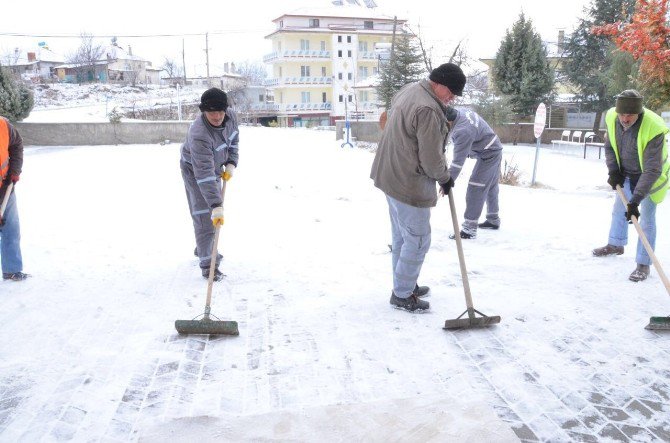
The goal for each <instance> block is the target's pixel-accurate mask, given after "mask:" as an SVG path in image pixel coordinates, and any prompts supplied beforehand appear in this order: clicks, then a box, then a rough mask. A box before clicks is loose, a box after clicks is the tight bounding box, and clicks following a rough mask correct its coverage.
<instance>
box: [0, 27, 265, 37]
mask: <svg viewBox="0 0 670 443" xmlns="http://www.w3.org/2000/svg"><path fill="white" fill-rule="evenodd" d="M262 31H267V29H231V30H228V31H212V32H210V34H217V35H223V34H243V33H249V32H262ZM205 34H206V33H205V32H199V33H182V34H144V35H130V34H125V35H124V34H114V35H90V37H92V38H112V37H119V38H157V37H202V36H204V35H205ZM0 36H5V37H34V38H81V36H82V34H27V33H19V32H0ZM87 36H89V35H88V34H87Z"/></svg>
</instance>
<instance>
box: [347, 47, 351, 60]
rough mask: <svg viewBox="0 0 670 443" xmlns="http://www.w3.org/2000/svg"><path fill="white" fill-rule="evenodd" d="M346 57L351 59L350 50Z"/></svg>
mask: <svg viewBox="0 0 670 443" xmlns="http://www.w3.org/2000/svg"><path fill="white" fill-rule="evenodd" d="M347 57H349V58H351V49H350V50H348V51H347Z"/></svg>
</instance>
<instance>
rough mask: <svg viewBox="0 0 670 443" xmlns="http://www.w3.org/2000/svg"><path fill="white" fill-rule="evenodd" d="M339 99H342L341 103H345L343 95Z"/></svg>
mask: <svg viewBox="0 0 670 443" xmlns="http://www.w3.org/2000/svg"><path fill="white" fill-rule="evenodd" d="M339 99H340V103H342V102H343V101H344V96H343V95H342V94H340V97H339Z"/></svg>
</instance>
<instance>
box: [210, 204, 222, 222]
mask: <svg viewBox="0 0 670 443" xmlns="http://www.w3.org/2000/svg"><path fill="white" fill-rule="evenodd" d="M212 224H213V225H214V227H217V226H223V206H217V207H216V208H214V209H212Z"/></svg>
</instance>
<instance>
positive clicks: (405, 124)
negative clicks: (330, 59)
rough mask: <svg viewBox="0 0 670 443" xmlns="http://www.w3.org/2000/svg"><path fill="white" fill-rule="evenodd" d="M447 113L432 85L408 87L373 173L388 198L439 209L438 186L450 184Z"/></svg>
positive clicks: (396, 102)
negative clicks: (436, 206) (446, 146)
mask: <svg viewBox="0 0 670 443" xmlns="http://www.w3.org/2000/svg"><path fill="white" fill-rule="evenodd" d="M445 110H446V109H445V106H444V105H443V104H442V103H441V102H440V101H439V99H438V98H437V96H436V95H435V93H433V90H432V88H431V86H430V82H429V81H428V80H421V81H419V82H416V83H410V84H408V85H405V86H403V88H402V89H401V90H400V91H398V92H397V93H396V95H395V96H394V97H393V100H392V101H391V107H390V109H389V110H388V119H387V121H386V126H385V127H384V130H383V131H382V136H381V140H380V141H379V147H378V148H377V153H376V155H375V159H374V161H373V162H372V170H371V172H370V178H372V179H373V180H374V183H375V186H376V187H378V188H379V189H381V190H382V191H384V193H385V194H386V195H388V196H390V197H392V198H394V199H396V200H398V201H401V202H403V203H405V204H408V205H410V206H414V207H418V208H428V207H432V206H435V205H436V204H437V190H436V185H435V182H438V183H445V182H447V181H448V180H449V170H448V169H447V160H446V158H445V155H444V153H445V144H446V142H447V135H448V134H449V126H448V125H447V118H446V117H445V114H444V113H445Z"/></svg>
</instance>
